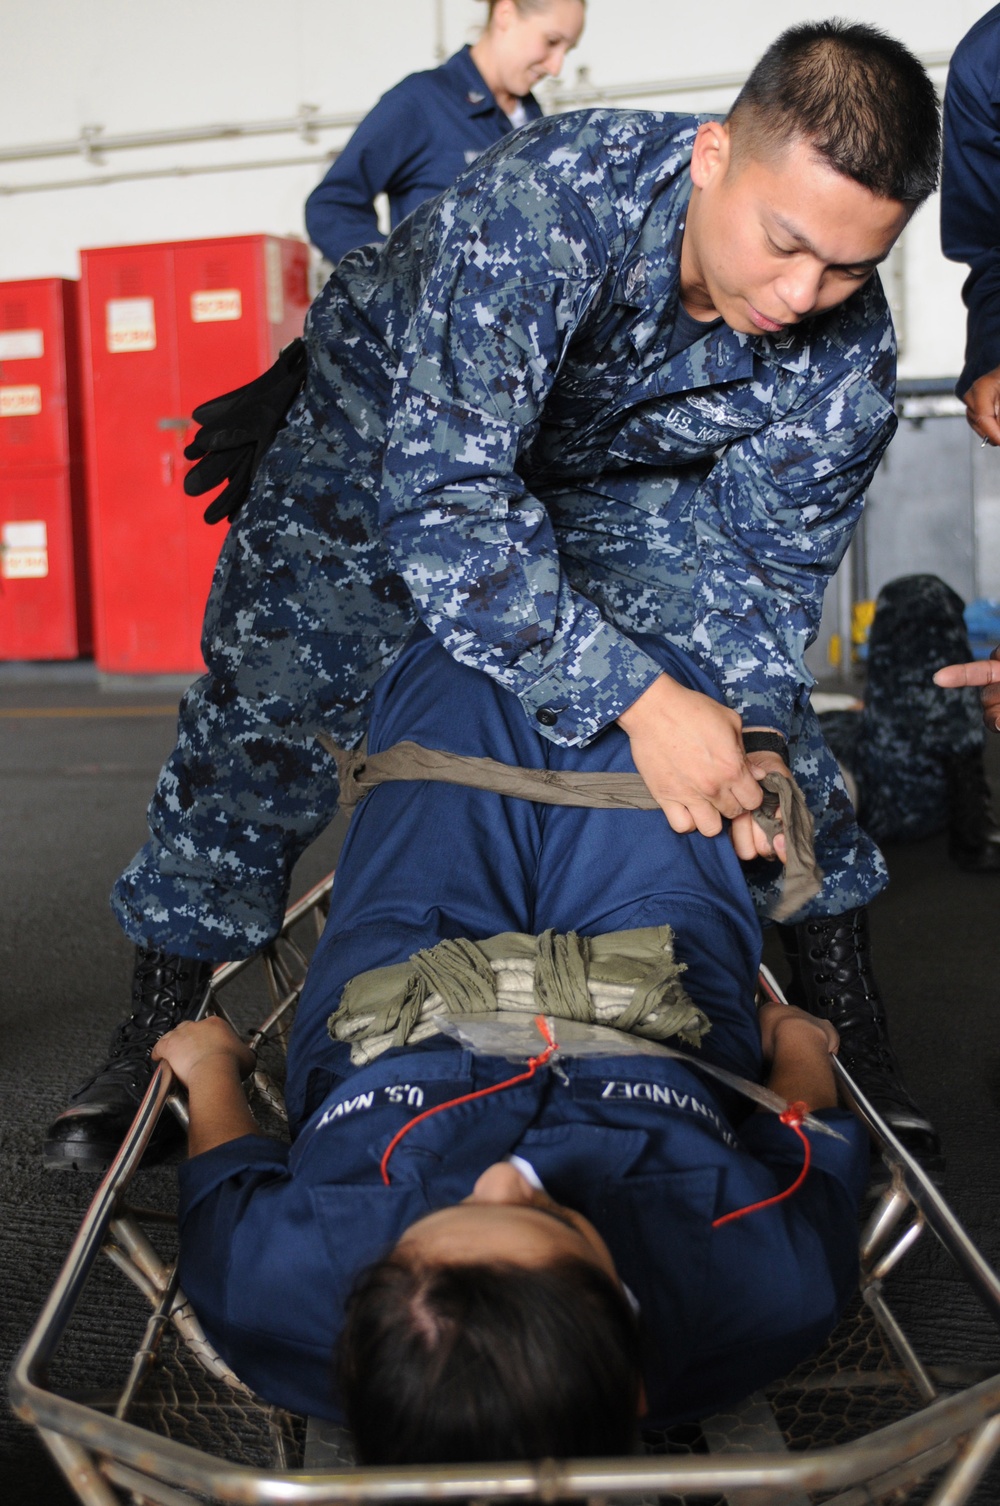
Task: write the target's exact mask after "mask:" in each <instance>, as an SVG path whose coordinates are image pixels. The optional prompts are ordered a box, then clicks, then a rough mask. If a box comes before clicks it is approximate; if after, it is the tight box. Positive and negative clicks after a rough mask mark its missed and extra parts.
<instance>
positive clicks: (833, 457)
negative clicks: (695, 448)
mask: <svg viewBox="0 0 1000 1506" xmlns="http://www.w3.org/2000/svg"><path fill="white" fill-rule="evenodd" d="M866 293H868V290H866ZM853 323H854V325H855V326H857V327H858V328H859V329H860V331H861V333H860V335H859V340H860V343H861V348H860V349H854V350H852V351H850V353H849V354H848V353H841V354H838V355H837V356H836V357H835V358H833V359H830V358H829V356H830V353H829V351H827V352H826V354H825V355H823V354H822V353H820V356H819V359H817V358H816V355H817V353H816V352H814V353H813V361H812V364H811V369H810V371H809V372H807V373H805V374H804V376H803V377H802V378H801V379H799V380H798V381H797V382H796V386H797V396H796V398H795V400H794V401H793V402H792V403H791V405H790V406H788V407H784V408H783V407H782V406H781V404H780V402H779V403H777V404H776V408H775V411H774V413H773V415H772V417H771V419H770V421H769V422H768V423H766V424H765V425H763V427H762V428H761V429H759V430H758V431H757V432H756V433H754V434H751V435H748V436H747V437H746V438H744V439H740V440H738V441H737V442H736V443H734V444H732V445H731V446H730V447H729V448H728V449H727V451H726V452H725V454H724V455H723V456H722V457H721V458H720V460H719V461H718V462H717V463H716V465H715V466H714V467H713V468H712V470H711V472H710V473H709V475H708V477H707V478H706V481H705V482H704V483H703V496H702V499H701V505H698V506H697V507H696V513H695V533H696V539H697V551H698V555H697V558H698V565H697V572H696V575H695V578H694V581H693V585H692V589H693V594H694V600H695V604H696V607H695V611H696V620H695V625H694V631H693V638H692V643H693V647H694V651H695V653H696V655H697V657H698V659H699V661H700V662H701V663H702V665H703V666H704V667H705V669H706V671H707V672H708V673H709V674H710V676H711V678H712V679H713V681H714V682H715V683H716V684H717V685H718V686H719V688H720V690H721V691H722V693H723V695H724V696H725V699H726V700H727V702H728V703H729V705H731V706H732V707H733V708H734V709H735V710H736V711H738V712H739V713H740V715H741V717H742V719H743V722H744V725H746V726H766V727H774V728H776V729H777V730H778V731H780V732H782V733H784V734H785V735H786V736H787V735H788V733H789V730H790V727H791V725H792V718H793V714H794V712H795V711H796V709H798V708H800V707H801V705H802V704H803V703H804V701H805V698H806V696H807V695H808V690H809V688H810V686H811V685H812V683H813V677H812V675H811V673H810V672H809V670H808V669H807V668H806V664H805V652H806V649H807V648H808V647H809V645H810V643H812V642H813V640H814V638H815V637H816V634H817V632H818V629H819V624H820V617H821V614H822V609H823V595H824V592H825V590H826V588H827V585H828V584H829V582H830V579H831V577H832V576H833V574H834V573H835V571H836V569H837V567H838V565H839V564H840V561H841V560H842V558H843V556H844V552H845V550H846V549H847V545H848V544H849V542H850V539H851V535H852V534H853V532H854V529H855V527H856V525H857V522H858V519H859V518H860V516H861V512H862V509H863V506H864V498H865V491H866V488H867V486H868V484H869V482H870V481H871V478H872V475H873V474H874V471H875V469H876V467H877V465H878V463H879V460H880V459H881V456H882V454H883V452H884V451H885V448H886V446H887V445H888V443H889V440H890V439H891V438H892V435H893V433H894V432H895V429H896V417H895V413H894V411H893V406H892V396H893V391H894V380H895V340H894V336H893V331H892V324H891V321H890V319H889V315H888V310H887V309H886V307H885V303H884V300H883V298H882V296H881V292H880V290H877V285H876V287H875V288H873V289H872V290H871V292H870V295H869V296H866V297H865V299H864V301H863V302H862V303H861V304H860V305H859V307H858V309H857V310H855V318H854V321H853Z"/></svg>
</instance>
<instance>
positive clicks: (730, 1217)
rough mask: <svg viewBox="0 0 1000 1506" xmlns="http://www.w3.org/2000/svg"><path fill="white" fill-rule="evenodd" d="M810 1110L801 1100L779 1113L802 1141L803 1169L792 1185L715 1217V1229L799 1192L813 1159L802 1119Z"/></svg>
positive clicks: (782, 1120)
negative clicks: (757, 1201) (758, 1200)
mask: <svg viewBox="0 0 1000 1506" xmlns="http://www.w3.org/2000/svg"><path fill="white" fill-rule="evenodd" d="M808 1112H809V1105H808V1104H807V1103H802V1102H801V1101H800V1102H798V1103H790V1104H789V1105H788V1107H787V1109H785V1111H784V1113H783V1114H779V1115H778V1118H779V1119H780V1120H781V1122H782V1124H787V1125H788V1128H789V1129H791V1130H794V1131H795V1133H796V1134H797V1135H798V1137H799V1139H800V1140H801V1141H802V1170H801V1171H800V1172H799V1174H798V1176H797V1177H796V1178H795V1181H794V1182H793V1183H792V1184H791V1186H790V1187H786V1188H785V1190H784V1192H776V1193H775V1195H774V1197H767V1198H764V1200H763V1202H760V1203H749V1204H748V1205H747V1206H746V1207H745V1208H734V1209H733V1211H732V1213H724V1214H723V1215H722V1217H721V1218H717V1219H713V1221H712V1228H713V1229H719V1228H721V1226H722V1225H723V1224H731V1223H734V1222H735V1220H736V1219H738V1218H745V1217H746V1216H747V1214H748V1213H756V1212H758V1210H759V1209H761V1208H770V1207H771V1206H772V1205H773V1204H774V1203H783V1202H784V1201H785V1198H786V1197H791V1195H792V1193H793V1192H798V1190H799V1188H800V1187H801V1186H802V1183H803V1182H804V1181H805V1179H806V1175H807V1173H808V1171H809V1165H810V1162H811V1161H812V1146H811V1145H810V1144H809V1138H808V1136H807V1135H804V1134H803V1133H802V1121H803V1119H804V1118H805V1117H806V1115H807V1114H808Z"/></svg>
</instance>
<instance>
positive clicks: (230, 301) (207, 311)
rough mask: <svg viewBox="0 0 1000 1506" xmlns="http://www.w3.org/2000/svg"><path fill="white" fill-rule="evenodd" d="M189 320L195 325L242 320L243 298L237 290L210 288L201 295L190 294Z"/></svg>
mask: <svg viewBox="0 0 1000 1506" xmlns="http://www.w3.org/2000/svg"><path fill="white" fill-rule="evenodd" d="M191 318H192V320H193V321H194V323H195V324H217V323H219V322H221V321H222V320H224V319H242V318H243V298H242V295H241V293H240V290H239V288H210V289H208V290H206V291H205V292H202V293H192V294H191Z"/></svg>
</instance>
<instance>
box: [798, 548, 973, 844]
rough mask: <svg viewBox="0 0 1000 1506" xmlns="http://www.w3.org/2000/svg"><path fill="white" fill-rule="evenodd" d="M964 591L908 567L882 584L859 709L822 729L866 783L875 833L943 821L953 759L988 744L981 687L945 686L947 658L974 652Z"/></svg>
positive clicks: (867, 811)
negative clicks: (940, 680)
mask: <svg viewBox="0 0 1000 1506" xmlns="http://www.w3.org/2000/svg"><path fill="white" fill-rule="evenodd" d="M963 608H964V603H963V601H962V598H961V597H960V596H958V595H957V594H956V592H954V591H953V590H952V589H951V588H950V586H946V585H945V583H944V581H943V580H940V579H939V578H938V577H937V576H936V575H905V576H902V577H900V579H898V580H894V581H890V582H889V583H888V585H886V586H883V588H882V590H881V591H880V593H879V596H878V601H877V602H876V607H875V619H874V621H873V623H872V628H871V633H870V636H869V640H868V684H867V688H866V690H865V706H864V710H863V711H861V712H852V711H838V712H828V713H827V714H825V715H824V716H823V717H821V719H820V725H821V727H822V730H823V734H824V736H825V737H826V738H827V740H828V742H829V743H830V746H831V747H832V749H833V751H834V753H835V754H836V755H837V757H838V759H839V760H840V762H841V763H842V764H843V765H844V767H845V768H847V769H849V770H850V772H851V773H852V774H853V775H854V777H855V779H856V780H857V783H858V806H859V815H860V820H861V824H862V826H863V827H864V829H865V830H866V831H867V832H869V833H870V834H871V835H872V836H873V837H874V838H875V839H876V841H880V842H884V841H907V840H913V839H916V838H920V837H927V836H931V835H933V834H934V833H935V832H939V831H942V830H944V828H945V826H946V825H947V822H948V765H949V762H951V761H952V760H955V759H960V758H962V757H967V756H968V755H970V754H974V753H976V752H981V751H982V747H983V736H984V734H983V724H982V716H981V708H980V705H979V695H978V693H977V692H976V691H975V690H941V689H939V688H938V686H936V685H934V684H933V683H932V680H931V676H932V675H933V673H934V671H935V670H936V669H940V668H941V666H942V665H944V664H959V663H966V662H968V660H970V659H971V658H972V650H971V648H970V646H969V636H968V633H967V631H966V627H965V620H964V618H963V615H962V613H963Z"/></svg>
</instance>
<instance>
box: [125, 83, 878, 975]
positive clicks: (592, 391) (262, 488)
mask: <svg viewBox="0 0 1000 1506" xmlns="http://www.w3.org/2000/svg"><path fill="white" fill-rule="evenodd" d="M698 123H699V122H698V121H697V120H696V119H693V118H691V117H681V116H674V115H658V114H646V113H641V114H640V113H632V112H617V111H608V110H597V111H580V112H576V113H573V114H568V115H563V116H559V117H555V118H551V119H547V120H542V121H539V122H537V123H536V124H535V125H533V126H529V127H526V128H525V130H524V131H520V132H517V133H516V134H515V135H514V136H512V137H511V138H510V139H509V141H506V142H504V143H501V144H500V145H499V146H497V147H495V148H493V149H492V150H491V151H490V152H488V153H486V154H485V155H484V156H483V158H482V159H480V161H479V162H478V163H477V164H476V165H475V166H474V167H473V168H472V169H471V170H470V171H469V172H468V173H467V174H465V175H464V176H463V177H462V178H461V179H460V180H459V182H458V183H457V184H456V185H455V186H454V188H453V189H451V190H449V191H448V192H446V193H445V194H443V195H442V196H441V197H440V198H438V199H436V200H433V201H431V202H430V203H429V204H428V205H426V206H424V208H422V209H419V210H418V211H417V212H416V213H415V214H414V215H412V216H411V217H410V218H409V219H407V220H406V221H404V223H403V224H402V225H401V226H400V227H399V229H398V230H397V231H396V232H395V233H394V235H393V236H392V237H391V238H390V240H389V242H388V243H387V244H386V246H385V247H383V248H382V249H381V250H376V249H374V248H364V249H362V250H360V251H357V252H354V253H351V254H350V255H349V256H348V257H346V258H345V259H344V261H343V262H342V263H341V265H340V266H339V268H338V269H337V272H336V273H335V275H334V276H333V278H332V279H331V281H330V283H329V284H328V286H327V288H326V289H325V290H324V292H323V293H322V294H321V295H320V297H319V298H318V299H317V301H316V303H315V304H314V305H313V308H312V310H311V311H310V314H309V318H308V321H307V330H306V339H307V342H308V346H309V354H310V361H309V373H308V378H307V383H306V388H305V391H304V393H303V394H302V397H301V398H300V400H299V401H298V403H297V405H296V407H295V409H294V410H293V413H292V417H291V421H290V423H289V425H288V427H287V428H286V429H285V430H284V431H283V432H282V434H281V435H279V437H278V440H277V441H276V443H275V444H274V446H273V447H272V449H271V451H270V452H269V454H268V456H267V457H266V459H265V462H264V464H263V466H262V467H261V470H260V472H259V474H258V477H257V480H256V482H255V485H254V489H253V492H252V494H251V498H250V501H249V503H248V505H247V507H246V509H245V511H244V514H243V515H242V516H241V517H240V518H239V519H238V521H237V523H236V525H235V526H234V528H233V529H232V530H231V532H230V534H229V537H228V538H227V540H226V543H225V545H224V547H223V550H222V555H221V557H220V561H219V566H218V570H217V573H216V577H215V582H214V585H213V591H212V596H211V599H210V602H209V609H208V613H207V617H206V625H205V638H204V650H205V654H206V662H207V663H208V666H209V670H210V673H209V675H208V676H207V677H205V678H203V679H202V680H200V681H199V682H197V684H196V685H195V686H194V687H193V688H192V690H191V691H190V692H189V694H188V695H187V696H186V697H185V700H184V701H183V703H182V708H181V726H180V734H179V741H178V747H177V749H176V751H175V753H174V755H173V756H172V757H171V759H170V761H169V762H168V764H167V766H166V768H165V769H164V771H163V774H162V775H161V779H160V783H159V786H158V788H157V791H156V794H155V796H154V799H153V802H152V805H151V808H150V828H151V837H152V840H151V842H150V843H149V844H147V846H146V848H144V849H143V852H142V853H140V854H139V856H138V857H137V859H136V860H135V862H134V863H133V864H132V865H131V866H130V868H129V869H128V870H127V871H126V873H125V874H124V875H123V877H122V879H121V880H120V881H119V884H118V886H117V888H116V892H115V897H114V903H115V908H116V911H117V913H118V915H119V918H120V919H121V921H122V923H123V925H124V927H125V929H126V931H127V932H128V934H129V935H130V936H131V937H132V938H133V939H134V940H142V941H145V942H147V943H149V944H152V945H157V946H162V947H164V948H165V949H166V950H169V951H179V952H182V953H185V954H188V955H199V956H204V957H208V958H225V957H234V956H240V955H246V954H248V953H250V952H252V951H253V950H254V949H256V948H258V947H260V946H261V945H263V944H264V942H265V941H266V940H267V939H268V938H269V937H270V936H271V935H273V934H274V932H275V931H276V930H277V928H278V925H279V923H280V918H281V914H282V910H283V905H284V901H285V897H286V894H287V884H288V874H289V871H290V867H291V863H292V862H293V860H294V859H295V857H297V856H298V854H299V852H301V851H302V849H303V848H304V847H305V846H306V844H307V843H308V842H309V841H310V840H312V838H313V837H314V836H315V835H316V834H317V833H318V832H319V831H320V830H321V829H322V828H323V827H324V826H325V825H326V823H327V821H328V820H329V819H330V816H331V815H332V813H333V810H334V808H335V798H336V784H335V776H334V770H333V765H332V762H331V761H330V760H329V758H328V756H327V755H326V753H324V752H323V750H322V749H321V748H320V747H319V746H318V745H317V744H316V742H315V741H314V735H315V733H316V731H318V730H319V729H321V728H324V729H325V730H327V731H328V732H330V733H331V735H332V736H333V737H334V738H335V739H336V740H337V741H338V742H340V743H341V744H343V745H347V746H350V745H352V744H353V743H356V742H357V741H358V740H359V739H360V737H361V736H362V734H363V732H364V728H365V724H366V720H367V715H368V705H369V698H370V695H371V690H372V687H373V686H374V684H375V682H376V681H377V679H378V677H379V675H380V674H381V673H382V671H383V670H384V668H385V667H386V666H387V665H388V664H390V663H391V662H392V660H393V659H394V657H395V656H396V655H397V654H398V652H399V650H400V647H401V645H402V644H403V642H404V641H405V639H406V637H407V635H408V633H409V632H410V630H411V629H412V626H413V624H414V622H415V621H416V619H417V614H418V613H419V616H420V617H421V618H423V620H424V622H425V623H427V625H428V626H429V627H430V628H431V630H432V631H433V632H434V634H435V636H436V637H437V638H438V640H439V641H440V642H441V643H442V644H443V645H444V646H445V647H446V648H447V649H448V650H449V652H451V653H452V654H453V655H454V656H455V657H456V658H457V659H459V660H460V661H461V662H463V663H466V664H470V665H472V666H474V667H476V668H478V669H481V670H483V671H485V672H486V673H487V674H490V675H492V676H493V677H494V678H495V679H496V680H497V682H498V683H499V684H501V685H503V686H504V687H506V688H508V689H510V690H511V691H513V692H514V694H516V695H517V696H518V697H519V699H520V701H521V704H522V706H523V708H524V711H525V714H526V715H527V716H528V717H529V718H532V719H534V721H535V722H536V724H537V725H538V726H539V727H540V729H541V730H542V732H543V734H544V735H545V736H546V737H549V738H551V739H552V740H553V741H555V742H557V743H561V744H563V745H567V746H572V745H576V744H582V743H585V742H586V741H587V739H589V738H591V737H593V736H594V735H595V734H596V733H597V732H598V731H600V730H601V728H602V727H605V726H607V725H608V724H609V723H611V722H612V721H613V720H614V719H615V718H616V717H617V716H618V715H619V713H620V712H621V711H623V710H624V709H625V708H626V707H627V706H629V705H631V704H632V702H633V701H635V699H636V698H637V697H638V696H639V695H640V694H641V692H642V691H643V690H645V689H646V688H647V687H648V685H650V684H651V683H652V681H653V679H654V678H655V677H656V674H657V672H658V670H657V666H656V664H655V663H654V662H653V661H652V660H651V659H650V657H649V656H648V655H647V654H646V653H645V652H644V651H643V650H642V649H641V648H640V647H638V646H637V645H636V644H635V643H634V642H632V641H631V640H630V639H629V638H627V637H626V636H625V634H624V633H623V631H622V627H627V628H630V629H632V630H636V629H639V628H648V629H650V630H655V631H657V632H660V633H662V634H664V635H665V636H666V637H667V639H668V640H671V641H675V642H677V643H679V644H680V645H681V646H684V647H686V648H688V649H689V650H690V652H691V653H692V654H693V655H694V657H695V658H696V660H697V662H698V663H699V664H700V665H701V666H702V667H703V668H704V669H705V671H706V673H707V674H708V675H709V677H710V678H711V680H712V682H713V683H714V684H715V685H716V686H718V687H719V688H720V690H721V691H722V693H723V696H724V699H725V700H726V701H727V702H728V704H729V705H730V706H732V707H734V708H735V710H737V711H738V712H739V713H740V715H741V716H742V717H743V719H744V722H745V723H746V724H748V725H764V726H772V727H775V728H777V729H778V730H779V731H782V732H785V733H786V734H788V735H789V736H790V737H791V738H792V739H796V738H797V739H798V740H797V742H795V743H794V746H793V752H792V757H793V772H794V773H795V775H796V778H797V779H798V781H799V783H800V784H801V786H802V788H803V790H804V791H805V793H806V797H807V799H808V800H809V802H810V805H811V807H812V809H813V811H814V814H815V815H816V816H817V818H818V826H819V830H818V842H817V855H818V857H819V860H820V862H821V864H822V866H823V868H824V870H825V872H826V875H827V879H826V883H825V885H824V888H823V891H822V892H821V894H820V895H819V896H818V897H817V899H816V900H815V901H813V902H812V906H811V907H810V910H809V912H808V913H815V914H823V913H826V914H830V913H833V914H837V913H840V912H842V911H844V910H846V909H850V908H852V907H853V906H855V905H860V904H864V903H865V902H866V901H867V900H868V899H870V898H871V897H872V896H873V895H874V894H875V893H877V892H878V890H879V889H880V888H881V887H882V885H883V883H884V880H885V871H884V867H883V865H882V862H881V858H880V856H879V854H878V852H877V849H875V848H874V847H873V845H872V844H871V842H870V841H869V840H868V839H867V838H866V837H864V836H863V835H862V834H860V833H859V832H858V831H857V828H856V825H855V824H854V822H853V817H852V814H851V810H850V805H849V802H848V797H847V795H846V792H845V791H844V790H843V786H842V783H841V781H840V778H839V774H838V772H837V770H836V766H835V764H834V761H833V759H832V757H830V755H829V754H828V752H827V750H826V748H825V745H824V744H823V743H822V740H821V739H820V738H819V736H818V734H816V733H815V726H814V724H813V723H811V722H810V720H809V717H808V712H807V709H806V702H807V696H808V688H809V686H810V684H811V676H810V674H809V672H808V670H807V669H806V667H805V664H804V660H803V655H804V652H805V649H806V647H807V645H808V643H809V642H810V641H811V639H812V637H813V636H814V634H815V632H816V630H817V627H818V623H819V617H820V611H821V604H822V596H823V591H824V588H825V586H826V583H827V581H828V579H829V578H830V576H831V574H832V573H833V571H834V570H835V569H836V566H837V564H838V562H839V560H840V558H841V556H842V554H843V551H844V549H845V548H846V545H847V542H848V540H849V538H850V536H851V532H852V530H853V528H854V526H855V524H856V522H857V519H858V517H859V515H860V511H861V508H862V504H863V494H864V489H865V486H866V485H867V482H868V480H869V478H870V476H871V473H872V471H873V470H874V468H875V466H876V464H877V462H878V460H879V457H880V456H881V453H882V451H883V449H884V447H885V445H886V444H887V443H888V440H889V438H890V436H891V434H892V432H893V429H894V426H895V418H894V415H893V412H892V403H891V399H892V394H893V381H894V364H895V348H894V340H893V334H892V325H891V321H890V318H889V314H888V310H887V308H886V304H885V300H884V297H883V295H882V291H881V288H880V286H879V284H878V281H877V279H875V278H873V279H872V280H871V281H870V282H869V283H868V284H866V286H865V287H864V288H862V289H861V290H860V291H859V292H857V293H856V294H855V295H854V296H853V297H852V298H850V299H849V300H848V301H847V302H846V303H845V304H843V305H842V306H840V307H839V308H837V309H835V310H833V311H831V312H829V313H827V314H825V315H823V316H821V317H819V318H817V319H815V320H810V321H807V322H806V323H805V324H803V325H802V326H801V327H799V328H798V329H795V330H789V331H787V332H785V333H784V334H783V335H782V336H780V337H779V338H778V339H777V340H772V339H771V338H768V337H763V336H761V337H751V336H747V335H742V334H737V333H735V332H733V331H732V330H730V329H728V328H727V327H726V326H724V325H722V326H718V327H715V328H712V329H711V330H710V331H709V332H708V333H706V335H705V336H704V337H703V338H702V339H701V340H699V341H698V342H697V343H695V344H694V345H692V346H690V347H689V348H687V349H685V350H682V351H681V352H679V353H678V354H676V355H674V356H672V357H668V355H667V354H666V353H667V351H668V350H669V349H670V339H671V334H672V331H673V326H674V322H675V318H676V310H677V307H678V283H679V261H680V242H681V235H682V232H683V224H684V215H685V211H686V205H687V200H688V195H689V191H690V180H689V177H688V172H687V166H688V162H689V159H690V153H691V147H692V142H693V139H694V135H695V132H696V130H697V126H698ZM770 871H771V870H769V872H770ZM754 882H755V888H756V893H757V897H758V899H759V901H760V902H761V903H762V904H766V903H767V900H768V897H769V889H770V884H771V882H772V880H771V879H770V877H769V876H767V875H765V877H764V878H762V879H761V880H760V881H759V882H757V880H756V879H755V881H754Z"/></svg>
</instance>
